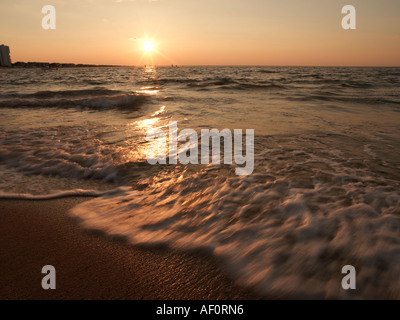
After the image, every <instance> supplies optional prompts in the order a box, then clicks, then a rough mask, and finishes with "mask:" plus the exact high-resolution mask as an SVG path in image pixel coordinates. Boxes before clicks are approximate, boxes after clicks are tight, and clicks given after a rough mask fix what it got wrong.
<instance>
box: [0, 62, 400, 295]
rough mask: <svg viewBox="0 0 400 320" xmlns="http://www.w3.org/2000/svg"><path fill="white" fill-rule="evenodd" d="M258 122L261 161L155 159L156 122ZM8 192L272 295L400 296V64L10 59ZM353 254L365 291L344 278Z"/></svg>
mask: <svg viewBox="0 0 400 320" xmlns="http://www.w3.org/2000/svg"><path fill="white" fill-rule="evenodd" d="M171 121H176V122H177V125H178V127H179V130H181V129H185V128H190V129H193V130H196V131H197V132H200V131H201V130H202V129H213V128H217V129H219V130H222V129H225V128H228V129H231V130H233V129H243V130H245V129H254V132H255V138H254V171H253V173H252V174H251V175H248V176H237V175H235V167H236V165H235V164H232V165H224V164H221V165H201V164H199V165H190V164H189V165H182V164H179V163H178V164H177V165H172V164H169V165H168V164H167V165H150V164H149V163H148V162H147V158H146V152H147V149H148V147H149V142H148V141H147V140H146V134H147V132H148V131H149V130H150V129H152V128H164V129H166V130H167V129H168V124H169V123H170V122H171ZM0 124H1V126H0V196H1V197H2V198H25V199H48V198H55V197H61V196H71V195H72V196H73V195H76V196H80V195H90V196H94V197H95V198H92V199H91V200H88V201H86V202H83V203H81V204H79V205H78V206H77V207H75V208H73V209H72V210H71V212H70V214H71V215H72V216H74V217H79V218H80V221H82V222H81V224H82V226H84V227H87V228H92V229H98V230H102V231H104V232H106V233H107V234H112V235H118V236H120V237H123V238H125V239H126V240H127V241H129V242H130V243H133V244H140V245H153V244H156V245H159V244H161V245H166V246H169V247H172V248H175V249H178V250H193V249H196V250H197V249H200V250H204V251H205V252H207V253H208V254H210V255H214V256H216V257H217V259H218V261H220V262H221V264H222V266H223V267H224V268H225V270H226V272H227V273H228V274H229V275H230V276H231V277H232V278H233V279H235V280H236V281H237V283H239V284H241V285H244V286H248V287H251V288H253V289H255V290H257V291H258V292H260V293H261V294H265V295H269V296H272V297H295V298H395V299H399V298H400V276H399V275H400V68H339V67H337V68H336V67H329V68H328V67H327V68H322V67H261V66H260V67H179V68H176V67H174V68H172V67H139V68H62V69H58V70H46V71H42V70H40V69H17V68H13V69H2V70H1V71H0ZM345 265H353V266H354V267H355V269H356V271H357V278H356V280H357V289H356V290H344V289H343V288H342V286H341V280H342V277H343V276H344V275H343V274H341V270H342V267H343V266H345Z"/></svg>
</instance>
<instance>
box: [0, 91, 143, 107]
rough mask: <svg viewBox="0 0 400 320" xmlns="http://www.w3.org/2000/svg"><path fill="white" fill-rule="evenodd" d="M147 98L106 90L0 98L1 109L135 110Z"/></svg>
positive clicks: (6, 95)
mask: <svg viewBox="0 0 400 320" xmlns="http://www.w3.org/2000/svg"><path fill="white" fill-rule="evenodd" d="M147 99H149V96H148V95H146V94H138V93H124V92H123V91H117V90H107V89H87V90H65V91H39V92H35V93H32V94H15V93H13V94H5V95H1V96H0V107H2V108H81V109H95V110H103V109H114V108H115V109H128V110H136V109H138V107H139V106H141V105H142V104H144V103H145V102H146V101H147Z"/></svg>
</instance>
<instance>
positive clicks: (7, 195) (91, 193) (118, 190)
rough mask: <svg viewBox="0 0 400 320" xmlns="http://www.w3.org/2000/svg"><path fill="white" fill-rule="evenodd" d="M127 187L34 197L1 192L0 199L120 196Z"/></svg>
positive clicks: (79, 190) (69, 191)
mask: <svg viewBox="0 0 400 320" xmlns="http://www.w3.org/2000/svg"><path fill="white" fill-rule="evenodd" d="M125 189H126V187H119V188H115V189H113V190H108V191H97V190H83V189H74V190H67V191H60V192H56V193H51V194H45V195H32V194H29V193H8V192H3V191H0V199H13V200H52V199H61V198H67V197H100V196H104V195H113V194H119V193H121V191H123V190H125Z"/></svg>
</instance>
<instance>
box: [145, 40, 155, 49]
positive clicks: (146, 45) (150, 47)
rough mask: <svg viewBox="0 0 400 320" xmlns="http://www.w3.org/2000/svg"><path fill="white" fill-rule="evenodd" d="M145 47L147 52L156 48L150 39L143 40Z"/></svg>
mask: <svg viewBox="0 0 400 320" xmlns="http://www.w3.org/2000/svg"><path fill="white" fill-rule="evenodd" d="M143 49H144V51H146V52H151V51H153V50H154V44H153V42H151V41H148V40H146V41H144V42H143Z"/></svg>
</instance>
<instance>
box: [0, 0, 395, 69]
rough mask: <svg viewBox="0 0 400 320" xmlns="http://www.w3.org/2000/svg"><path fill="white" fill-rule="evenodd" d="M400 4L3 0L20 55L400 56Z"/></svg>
mask: <svg viewBox="0 0 400 320" xmlns="http://www.w3.org/2000/svg"><path fill="white" fill-rule="evenodd" d="M349 4H350V5H353V6H354V7H355V8H356V19H357V20H356V22H357V29H356V30H344V29H343V28H342V24H341V21H342V18H343V17H344V15H343V14H342V12H341V11H342V7H343V6H345V5H349ZM44 5H53V6H54V7H55V9H56V29H55V30H44V29H43V28H42V19H43V17H44V16H45V14H42V7H43V6H44ZM399 14H400V1H399V0H380V1H378V0H345V1H342V0H303V1H299V0H279V1H277V0H79V1H78V0H44V1H41V0H1V1H0V30H1V31H0V44H2V43H3V44H5V45H8V46H10V50H11V59H12V61H13V62H17V61H25V62H27V61H39V62H63V63H67V62H71V63H88V64H113V65H141V64H156V65H170V64H176V65H296V66H297V65H315V66H400V19H399V18H398V17H399ZM144 40H149V41H152V42H153V43H154V46H155V50H154V51H152V52H147V53H146V52H144V50H143V41H144Z"/></svg>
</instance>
